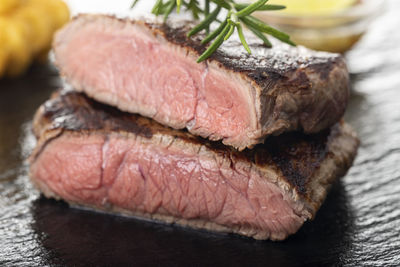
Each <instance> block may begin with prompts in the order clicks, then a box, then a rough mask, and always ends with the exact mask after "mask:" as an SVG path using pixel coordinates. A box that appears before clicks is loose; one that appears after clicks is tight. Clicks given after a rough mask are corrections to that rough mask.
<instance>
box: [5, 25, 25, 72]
mask: <svg viewBox="0 0 400 267" xmlns="http://www.w3.org/2000/svg"><path fill="white" fill-rule="evenodd" d="M3 24H4V30H3V33H4V39H5V40H6V41H5V42H4V43H3V44H2V46H3V48H4V49H5V50H6V51H8V62H7V68H6V70H5V73H6V74H7V75H8V76H11V77H14V76H16V75H19V74H20V73H22V72H24V71H25V70H26V69H27V67H28V65H29V63H30V61H31V52H30V49H29V46H28V42H27V39H26V37H25V32H26V31H25V29H24V25H23V24H22V23H20V22H18V21H13V20H12V19H4V18H3Z"/></svg>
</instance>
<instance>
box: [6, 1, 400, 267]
mask: <svg viewBox="0 0 400 267" xmlns="http://www.w3.org/2000/svg"><path fill="white" fill-rule="evenodd" d="M399 8H400V1H398V0H392V1H388V8H387V10H386V12H385V14H384V15H383V16H382V17H381V18H380V19H379V20H378V21H376V23H375V24H374V26H373V27H371V29H370V32H369V34H368V35H367V36H366V38H365V39H364V40H363V42H362V43H361V44H360V45H359V46H358V47H357V48H355V49H354V50H353V51H352V52H351V53H349V54H348V55H347V57H348V62H349V66H350V69H351V72H352V83H353V88H354V93H353V96H352V101H351V103H350V107H349V109H348V112H347V115H346V117H347V120H348V121H349V122H350V123H351V124H352V125H353V126H354V127H355V128H356V130H357V131H358V133H359V135H360V137H361V141H362V144H361V147H360V150H359V155H358V157H357V159H356V162H355V165H354V166H353V168H352V169H351V170H350V172H349V173H348V175H347V176H346V177H344V179H343V180H342V181H341V182H340V183H338V184H336V186H335V187H334V188H333V190H332V192H331V193H330V194H329V196H328V199H327V200H326V202H325V204H324V205H323V206H322V208H321V210H320V211H319V213H318V214H317V217H316V219H315V220H314V221H313V222H309V223H306V225H305V226H304V227H303V228H302V229H301V230H300V231H299V232H298V233H297V234H296V235H294V236H292V237H290V238H289V239H288V240H287V241H284V242H280V243H274V242H269V241H266V242H260V241H254V240H250V239H246V238H240V237H237V236H230V235H214V234H209V233H205V232H196V231H190V230H187V229H182V228H178V227H171V226H163V225H158V224H152V223H148V222H140V221H136V220H133V219H128V218H123V217H114V216H109V215H103V214H95V213H91V212H86V211H81V210H74V209H69V208H68V207H67V206H66V205H65V204H63V203H62V202H56V201H52V200H46V199H44V198H42V197H40V195H39V193H38V192H37V191H36V190H34V189H33V188H32V186H31V185H30V183H29V182H28V177H27V175H26V166H25V165H24V162H23V159H24V158H25V157H26V154H27V152H28V151H29V149H30V145H31V144H32V140H31V136H30V135H29V134H27V132H29V129H28V130H27V128H29V126H28V125H29V120H30V119H31V116H32V114H33V112H34V110H35V109H36V107H37V106H38V105H39V104H41V103H42V102H43V101H44V100H45V99H46V98H47V97H48V96H49V94H50V93H51V91H52V90H54V89H55V88H57V86H58V85H59V82H60V81H59V80H58V78H57V73H56V72H55V70H54V69H53V68H51V67H50V66H47V67H41V68H39V67H35V68H33V69H32V70H31V72H30V73H29V74H28V75H27V76H26V77H24V78H23V79H20V80H16V81H0V265H1V266H3V265H4V266H121V265H175V266H188V265H199V266H200V265H226V266H239V265H254V266H261V265H263V266H275V265H276V266H301V265H308V266H312V265H328V266H329V265H332V266H346V265H347V266H360V265H367V266H378V265H381V266H400V45H399V43H400V32H399V30H398V28H399V26H400V16H399V15H398V10H399Z"/></svg>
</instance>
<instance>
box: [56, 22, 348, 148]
mask: <svg viewBox="0 0 400 267" xmlns="http://www.w3.org/2000/svg"><path fill="white" fill-rule="evenodd" d="M187 31H188V23H187V22H176V21H175V22H173V23H172V22H170V23H168V24H157V23H150V22H143V21H133V20H129V19H117V18H114V17H111V16H106V15H81V16H79V17H76V18H75V19H74V20H73V21H72V22H71V23H70V24H69V25H68V26H66V27H65V28H64V29H63V30H61V31H60V32H59V33H58V34H57V36H56V38H55V42H54V54H55V62H56V65H57V66H58V67H59V69H60V71H61V74H62V75H63V76H64V77H65V79H66V80H67V82H69V83H70V84H71V85H72V86H73V87H74V88H76V90H78V91H84V92H85V93H86V94H87V95H89V96H91V97H92V98H94V99H96V100H98V101H100V102H104V103H107V104H110V105H113V106H116V107H118V108H119V109H121V110H123V111H128V112H133V113H139V114H141V115H143V116H146V117H150V118H153V119H155V120H156V121H158V122H160V123H161V124H164V125H167V126H170V127H173V128H175V129H183V128H187V129H188V130H189V132H191V133H193V134H195V135H199V136H202V137H205V138H209V139H210V140H222V142H223V143H224V144H227V145H232V146H234V147H236V148H238V149H240V150H242V149H244V148H246V147H252V146H254V145H255V144H258V143H262V142H263V141H264V139H265V137H266V136H268V135H279V134H281V133H283V132H288V131H294V130H302V131H304V132H305V133H316V132H319V131H320V130H322V129H325V128H328V127H330V126H332V125H333V124H335V123H336V122H337V121H339V119H340V118H341V117H342V115H343V113H344V111H345V108H346V105H347V101H348V97H349V87H348V73H347V69H346V65H345V63H344V60H343V58H342V57H341V56H340V55H337V54H329V53H322V52H313V51H310V50H308V49H306V48H304V47H291V46H288V45H286V44H282V43H280V42H274V46H273V48H272V49H268V48H265V47H264V46H263V45H262V44H261V43H260V41H259V40H258V39H256V38H254V39H251V38H249V40H248V41H249V43H250V48H251V50H252V54H251V55H249V54H247V52H246V51H245V50H244V49H243V47H242V44H241V43H240V42H239V41H238V40H235V38H233V37H232V38H231V39H229V40H228V41H227V42H226V43H224V45H223V46H222V47H221V49H219V50H218V51H217V52H216V53H215V54H214V55H213V56H212V57H211V58H210V59H209V60H208V61H207V62H204V63H201V64H197V63H196V59H197V57H198V56H199V54H200V53H202V52H203V51H204V50H205V46H203V45H201V44H200V40H201V38H200V36H196V37H193V38H190V39H188V38H187V37H186V33H187Z"/></svg>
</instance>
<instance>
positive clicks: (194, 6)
mask: <svg viewBox="0 0 400 267" xmlns="http://www.w3.org/2000/svg"><path fill="white" fill-rule="evenodd" d="M137 2H139V0H134V2H133V3H132V8H133V7H134V6H135V5H136V4H137ZM211 3H213V6H215V8H214V10H213V11H212V12H210V7H211ZM182 8H184V9H185V10H187V11H190V12H191V13H192V15H193V17H194V18H195V19H199V18H200V16H201V17H202V20H201V21H200V22H199V23H198V24H197V25H196V26H194V27H193V28H192V29H191V30H190V31H189V32H188V36H189V37H190V36H193V35H195V34H197V33H199V32H202V31H205V33H206V36H205V37H204V38H203V40H202V41H201V43H202V44H207V43H209V42H211V41H213V40H214V41H213V42H212V43H211V44H210V45H209V46H208V48H207V49H206V50H205V51H204V53H203V54H201V55H200V57H199V58H198V59H197V62H202V61H204V60H206V59H207V58H208V57H210V56H211V55H212V54H213V53H214V52H215V50H217V49H218V47H220V46H221V45H222V44H223V42H224V41H226V40H228V39H229V38H230V37H231V36H232V34H233V33H234V32H235V30H237V33H238V36H239V39H240V42H241V43H242V45H243V47H244V49H245V50H246V51H247V52H248V53H249V54H251V50H250V47H249V45H248V44H247V42H246V39H245V34H244V32H243V26H246V27H247V28H248V29H249V30H250V31H252V32H253V33H254V35H255V36H257V37H258V38H259V39H261V40H262V41H263V43H264V45H265V46H266V47H272V44H271V42H270V41H269V40H268V38H267V37H266V35H265V34H267V35H270V36H272V37H274V38H276V39H279V40H281V41H282V42H285V43H287V44H289V45H295V44H294V43H293V42H292V41H291V40H290V36H289V35H287V34H286V33H283V32H281V31H279V30H277V29H275V28H273V27H271V26H269V25H267V24H266V23H264V22H263V21H261V20H259V19H257V18H255V17H254V16H252V14H253V13H254V12H255V11H273V10H281V9H284V8H285V6H282V5H269V4H268V0H257V1H255V2H253V3H251V4H243V3H236V1H235V0H205V2H204V5H200V3H199V1H198V0H157V1H156V2H155V4H154V6H153V9H152V10H151V12H152V13H153V14H155V15H157V16H158V15H163V16H164V21H166V20H167V18H168V17H169V15H170V14H171V13H172V12H173V11H174V9H175V10H176V12H177V13H179V12H180V10H181V9H182ZM222 9H224V10H226V11H227V12H228V13H227V16H226V18H225V19H224V20H221V21H220V20H219V19H218V15H219V14H220V13H221V11H222ZM225 14H226V13H225ZM211 24H219V25H218V27H216V29H215V30H214V31H212V32H211V33H210V32H209V31H210V25H211Z"/></svg>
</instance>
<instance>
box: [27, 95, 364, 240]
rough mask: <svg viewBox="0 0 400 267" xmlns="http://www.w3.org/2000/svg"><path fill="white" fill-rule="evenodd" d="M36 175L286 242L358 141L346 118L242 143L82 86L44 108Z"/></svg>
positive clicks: (103, 201)
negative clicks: (106, 101)
mask: <svg viewBox="0 0 400 267" xmlns="http://www.w3.org/2000/svg"><path fill="white" fill-rule="evenodd" d="M34 132H35V134H36V136H37V138H38V144H37V147H36V149H35V151H34V153H33V154H32V156H31V159H30V161H31V167H30V171H31V179H32V181H33V182H34V183H35V184H36V185H37V187H38V188H39V189H40V190H41V191H42V192H43V193H44V195H45V196H47V197H54V198H57V199H59V198H61V199H64V200H65V201H67V202H68V203H71V204H74V205H83V206H86V207H92V208H94V209H97V210H102V211H107V212H115V213H123V214H128V215H133V216H139V217H144V218H150V219H154V220H158V221H163V222H167V223H177V224H180V225H187V226H190V227H194V228H204V229H209V230H213V231H223V232H233V233H238V234H241V235H245V236H249V237H253V238H256V239H273V240H282V239H285V238H286V237H287V236H288V235H289V234H293V233H295V232H296V231H297V230H298V229H299V228H300V227H301V225H302V224H303V223H304V221H305V220H307V219H312V218H313V217H314V215H315V213H316V211H317V210H318V209H319V207H320V206H321V204H322V202H323V200H324V199H325V196H326V194H327V190H328V189H329V187H330V185H331V184H332V183H333V182H334V181H335V180H336V179H337V178H338V177H340V176H342V175H344V174H345V172H346V171H347V170H348V168H349V167H350V166H351V164H352V161H353V158H354V156H355V154H356V150H357V146H358V139H357V138H356V136H355V134H354V132H353V131H352V130H351V129H350V128H349V126H348V125H346V124H345V123H338V124H336V125H335V126H333V127H332V128H331V129H328V130H325V131H323V132H321V133H319V134H315V135H311V136H306V135H303V134H300V133H289V134H284V135H282V136H279V137H272V138H269V139H268V141H267V142H266V144H263V145H258V146H256V147H255V148H254V149H252V150H244V151H242V152H238V151H237V150H235V149H233V148H231V147H227V146H224V145H223V144H221V143H219V142H212V141H208V140H206V139H202V138H200V137H196V136H193V135H191V134H189V133H187V132H183V131H177V130H173V129H170V128H166V127H163V126H161V125H159V124H158V123H156V122H154V121H152V120H150V119H147V118H144V117H140V116H138V115H131V114H127V113H122V112H120V111H118V110H116V109H114V108H111V107H108V106H104V105H102V104H99V103H96V102H94V101H93V100H90V99H89V98H87V97H86V96H84V95H82V94H79V93H75V92H63V93H61V94H60V93H59V94H57V95H55V96H54V97H53V98H52V99H51V100H49V101H48V102H46V103H45V104H44V105H43V106H42V107H41V108H40V109H39V111H38V112H37V114H36V117H35V120H34Z"/></svg>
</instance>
